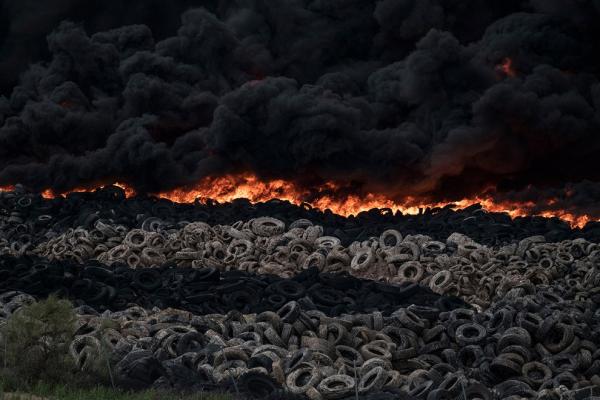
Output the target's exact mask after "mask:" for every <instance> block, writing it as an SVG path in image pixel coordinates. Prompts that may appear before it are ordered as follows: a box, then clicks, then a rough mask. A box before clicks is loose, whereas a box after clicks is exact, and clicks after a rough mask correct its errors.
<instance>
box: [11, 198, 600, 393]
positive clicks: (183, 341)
mask: <svg viewBox="0 0 600 400" xmlns="http://www.w3.org/2000/svg"><path fill="white" fill-rule="evenodd" d="M269 208H271V210H272V211H273V215H274V216H269V215H268V214H267V215H260V214H261V213H263V212H264V210H268V209H269ZM91 209H93V210H94V211H90V210H91ZM0 210H1V212H2V215H1V216H0V277H1V279H0V304H1V306H2V307H1V309H0V319H5V318H8V317H9V316H10V315H11V314H12V313H13V312H15V311H16V310H17V309H18V308H19V307H20V306H22V305H23V304H27V303H29V302H32V301H34V300H35V298H43V297H45V296H47V295H49V294H50V293H57V294H59V295H61V296H64V297H67V298H69V299H71V300H72V301H73V302H74V304H75V305H77V306H78V308H77V311H78V315H79V317H78V321H79V322H78V330H77V337H76V339H75V341H74V342H73V343H72V345H71V354H72V356H73V357H74V359H75V360H76V362H77V365H78V366H79V367H80V368H82V369H84V370H85V369H86V368H89V367H90V362H91V360H93V358H94V357H95V355H97V354H99V353H100V352H102V351H105V350H106V349H107V348H108V349H109V353H110V357H111V359H112V362H113V364H114V365H115V371H114V372H115V377H116V379H117V381H118V383H119V385H121V386H122V387H125V388H130V389H141V388H147V387H155V388H163V389H174V390H212V389H216V388H225V389H227V390H230V391H232V392H233V393H236V392H239V393H240V394H243V395H244V396H247V397H250V398H261V399H262V398H268V397H269V396H271V398H290V399H292V398H299V399H300V398H304V399H355V398H356V396H357V395H358V396H359V398H360V399H403V398H404V399H428V400H435V399H456V398H465V399H522V398H525V399H593V398H596V397H595V396H598V395H600V392H598V391H597V388H596V386H597V385H598V384H600V347H599V345H600V311H599V308H598V304H599V303H600V245H598V240H595V239H596V237H597V236H595V235H596V233H594V232H596V230H597V229H598V228H597V226H595V225H594V224H588V226H586V228H585V229H583V230H571V229H570V228H568V227H567V228H565V227H564V226H562V223H561V222H557V221H555V220H545V219H536V218H529V219H522V220H520V221H519V220H515V221H510V220H509V221H508V222H506V225H507V227H505V228H506V235H505V234H499V233H498V232H500V231H499V230H497V229H496V228H497V225H498V224H500V223H499V222H497V221H498V220H502V218H504V217H505V216H502V215H501V214H498V215H497V214H491V213H485V212H484V211H482V210H480V209H471V210H463V211H459V212H455V211H452V210H448V209H444V210H437V211H435V212H430V213H429V214H424V215H421V216H417V217H406V216H394V215H390V214H389V213H387V212H385V211H384V212H379V213H375V212H371V213H365V214H364V215H361V216H360V217H357V218H354V219H350V220H348V221H347V222H346V223H347V224H348V225H347V226H349V227H350V228H347V229H345V228H343V227H344V222H343V221H342V220H340V219H339V218H340V217H336V216H331V215H328V214H326V213H319V212H317V211H315V210H310V209H307V208H306V207H305V208H300V207H293V206H291V205H289V204H287V205H286V204H282V203H272V204H267V205H265V204H263V205H257V206H253V205H250V204H248V203H243V202H237V203H233V204H228V205H219V204H208V205H203V206H200V205H195V206H182V205H172V204H170V203H167V202H164V201H162V200H156V199H152V198H143V199H142V198H134V199H128V200H125V199H124V197H123V196H122V193H121V192H119V191H118V190H115V189H114V188H108V189H104V190H101V191H97V192H95V193H87V194H77V195H72V196H68V197H67V198H66V199H54V200H43V199H41V198H40V197H39V196H36V195H32V194H27V193H20V192H14V193H0ZM213 210H214V213H213V212H212V211H213ZM286 210H289V212H288V211H286ZM203 213H204V214H206V216H205V217H202V216H203ZM307 214H311V215H313V216H315V215H317V216H316V217H315V218H314V219H310V218H306V217H307ZM456 216H459V217H458V218H460V219H461V221H462V222H461V223H457V222H456V221H458V219H457V218H456ZM411 218H412V219H413V222H410V223H409V222H406V220H408V219H411ZM382 220H387V221H388V222H381V221H382ZM465 220H466V221H465ZM357 221H370V222H365V224H364V225H365V228H364V229H363V230H362V231H360V232H358V231H353V230H352V229H354V227H353V224H355V223H356V222H357ZM390 221H395V222H396V223H397V224H402V223H407V224H413V225H412V226H413V227H416V226H423V227H424V228H423V231H422V232H414V231H411V230H410V229H409V230H408V232H407V231H403V230H402V229H396V228H397V225H394V224H393V223H392V222H390ZM415 221H416V222H415ZM539 221H541V222H543V223H541V222H539ZM419 224H421V225H419ZM436 224H439V225H436ZM440 227H441V228H440ZM503 229H504V228H503ZM335 232H338V233H341V234H340V235H339V236H342V237H338V236H337V235H336V234H335ZM557 237H558V238H559V239H560V240H553V238H554V239H556V238H557ZM350 239H352V240H350ZM107 320H110V324H107V323H106V321H107ZM107 326H110V328H107ZM107 346H108V347H107Z"/></svg>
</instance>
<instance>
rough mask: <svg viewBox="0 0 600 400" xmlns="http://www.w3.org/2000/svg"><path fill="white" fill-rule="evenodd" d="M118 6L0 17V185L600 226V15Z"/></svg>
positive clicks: (15, 7)
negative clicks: (542, 218) (233, 192)
mask: <svg viewBox="0 0 600 400" xmlns="http://www.w3.org/2000/svg"><path fill="white" fill-rule="evenodd" d="M121 3H122V2H114V1H112V2H111V1H104V2H99V1H92V2H87V1H86V2H83V1H81V0H53V1H49V2H46V3H45V5H44V6H43V8H37V9H36V8H33V7H30V6H31V4H29V5H28V2H27V1H22V2H10V1H8V2H5V3H4V5H3V6H2V7H3V8H2V15H3V18H4V21H3V22H5V23H6V24H4V26H5V28H3V29H4V30H3V31H0V54H1V55H2V58H1V59H2V60H3V61H2V62H1V63H0V76H2V81H1V82H0V87H1V88H2V92H3V95H2V96H0V186H1V185H7V184H14V183H17V182H21V183H23V184H25V185H26V186H29V187H31V188H32V189H38V190H39V189H46V188H52V189H54V190H57V191H63V190H68V189H71V188H74V187H81V186H90V185H94V184H99V183H112V182H115V181H119V182H125V183H128V184H130V185H132V186H134V187H135V188H136V189H137V190H138V191H140V192H144V191H148V192H158V191H162V190H168V189H172V188H175V187H180V186H186V185H193V184H194V183H196V182H198V181H199V180H200V179H202V178H203V177H206V176H218V175H222V174H228V173H236V172H252V173H254V174H257V175H258V176H259V177H261V178H264V179H273V178H283V179H286V180H291V181H294V182H295V183H297V184H298V185H301V186H303V187H307V188H310V187H311V186H312V185H319V184H322V183H323V182H327V181H335V182H339V183H342V184H343V185H345V187H348V186H351V187H352V188H353V190H355V191H357V192H359V193H360V192H373V191H374V192H379V193H382V192H383V193H385V194H386V195H388V196H390V197H391V198H394V199H402V198H405V197H406V196H413V197H419V198H422V199H424V200H428V201H429V200H435V201H446V200H447V201H450V200H456V199H460V198H463V197H468V196H472V195H476V194H481V193H482V192H484V191H487V192H488V193H494V195H495V196H497V197H499V198H507V199H508V198H510V199H523V200H524V201H525V199H527V201H531V200H532V199H540V198H549V197H550V196H551V197H556V198H559V199H563V200H564V201H565V204H566V202H567V200H568V203H569V207H573V204H575V206H576V207H577V205H578V204H579V205H580V207H581V208H582V209H585V211H586V212H588V213H590V214H592V215H598V216H600V205H594V204H595V203H596V204H598V200H600V185H599V184H598V182H600V169H598V168H597V160H598V157H599V156H600V81H599V76H600V59H599V58H600V48H599V47H600V42H598V41H597V40H596V39H595V38H597V37H600V32H599V31H600V24H598V23H597V22H598V20H599V17H600V3H598V2H597V1H593V0H588V1H585V0H582V1H578V2H576V3H573V2H571V1H568V0H552V1H547V0H544V1H541V0H540V1H538V0H529V1H505V2H502V4H501V5H500V4H497V5H490V4H489V2H486V1H483V0H473V1H466V0H449V1H441V0H427V1H417V0H394V1H391V0H381V1H367V0H297V1H296V0H295V1H284V0H237V1H225V0H223V1H213V2H206V1H202V2H200V1H191V0H190V1H176V2H168V5H167V3H164V2H159V1H152V2H148V1H144V2H142V1H131V2H126V3H127V5H122V4H121ZM118 4H121V5H120V6H119V5H118ZM200 6H201V7H200ZM180 14H181V16H180V17H179V15H180ZM63 20H64V21H63ZM60 21H63V22H60ZM44 37H46V38H44ZM32 62H33V64H30V63H32ZM567 192H568V193H570V195H568V196H566V197H565V195H564V193H567ZM561 196H562V197H561ZM561 201H562V200H561ZM558 203H560V201H557V203H555V204H558Z"/></svg>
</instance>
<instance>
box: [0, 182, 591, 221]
mask: <svg viewBox="0 0 600 400" xmlns="http://www.w3.org/2000/svg"><path fill="white" fill-rule="evenodd" d="M113 185H114V186H118V187H120V188H122V189H123V190H124V191H125V195H126V197H133V196H135V194H136V192H135V190H134V189H133V188H131V187H130V186H128V185H126V184H123V183H115V184H113ZM100 187H103V186H100ZM339 189H340V186H338V185H337V184H335V183H326V184H325V185H322V186H321V187H318V188H317V189H313V190H306V189H301V188H299V187H298V186H297V185H295V184H294V183H292V182H289V181H285V180H281V179H278V180H272V181H268V182H264V181H261V180H260V179H259V178H258V177H256V176H255V175H252V174H241V175H227V176H224V177H218V178H205V179H203V180H202V181H200V182H199V183H198V184H197V185H195V186H193V187H186V188H178V189H174V190H171V191H166V192H161V193H155V194H154V195H155V196H157V197H160V198H164V199H168V200H171V201H173V202H177V203H193V202H195V201H200V202H201V203H202V202H206V201H207V200H209V199H211V200H216V201H218V202H220V203H225V202H231V201H232V200H234V199H238V198H245V199H248V200H249V201H250V202H252V203H258V202H264V201H268V200H271V199H280V200H287V201H289V202H290V203H293V204H296V205H303V204H309V205H310V206H312V207H314V208H318V209H320V210H326V209H329V210H331V211H332V212H333V213H335V214H339V215H343V216H349V215H356V214H358V213H360V212H361V211H368V210H370V209H373V208H380V209H381V208H387V209H391V210H392V211H393V212H396V211H400V212H402V213H403V214H419V213H420V212H422V210H424V209H426V208H436V207H444V206H447V205H448V204H449V203H444V202H434V203H424V202H422V201H419V199H417V198H407V199H405V200H404V201H403V202H402V203H398V202H394V201H392V200H390V199H389V198H387V197H385V196H384V195H378V194H373V193H368V194H366V195H360V196H359V195H352V194H350V195H348V194H344V195H340V194H339V192H340V191H339ZM10 190H14V187H13V186H10V187H0V191H10ZM94 190H96V188H76V189H73V190H71V191H69V192H64V193H56V192H54V191H52V190H45V191H43V192H42V196H43V197H44V198H55V197H57V196H65V195H67V194H68V193H71V192H92V191H94ZM477 203H479V204H481V206H482V207H483V208H484V209H485V210H487V211H492V212H503V213H507V214H508V215H510V217H512V218H516V217H524V216H528V215H539V216H542V217H547V218H552V217H558V218H560V219H563V220H565V221H567V222H568V223H569V224H570V225H571V226H572V227H580V228H582V227H583V226H585V224H586V223H587V222H590V221H593V220H594V219H592V218H590V217H589V216H587V215H577V214H575V213H572V212H568V211H564V210H552V211H543V212H536V211H535V210H536V209H537V210H539V209H540V204H534V203H533V202H526V203H517V202H497V201H494V199H493V198H492V197H486V196H481V197H479V196H476V197H473V198H465V199H461V200H459V201H453V202H451V203H450V204H452V208H455V209H461V208H465V207H468V206H471V205H473V204H477ZM546 203H547V206H548V208H549V209H551V208H552V207H551V206H552V203H553V200H552V199H549V200H548V201H547V202H546Z"/></svg>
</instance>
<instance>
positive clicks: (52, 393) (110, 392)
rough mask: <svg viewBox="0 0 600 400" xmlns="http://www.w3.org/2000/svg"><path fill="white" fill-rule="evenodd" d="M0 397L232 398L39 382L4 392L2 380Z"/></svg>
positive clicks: (19, 399)
mask: <svg viewBox="0 0 600 400" xmlns="http://www.w3.org/2000/svg"><path fill="white" fill-rule="evenodd" d="M0 399H3V400H42V399H43V400H46V399H48V400H232V397H231V396H230V395H228V394H220V393H196V394H190V395H178V394H174V393H164V392H158V391H154V390H146V391H140V392H124V391H120V390H116V389H111V388H107V387H101V386H99V387H95V388H72V387H68V386H67V385H49V384H44V383H38V384H36V385H33V386H31V388H30V389H29V390H27V392H3V390H2V382H0Z"/></svg>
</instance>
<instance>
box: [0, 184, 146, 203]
mask: <svg viewBox="0 0 600 400" xmlns="http://www.w3.org/2000/svg"><path fill="white" fill-rule="evenodd" d="M106 186H109V185H102V186H98V187H94V188H75V189H73V190H69V191H67V192H62V193H56V192H55V191H53V190H52V189H46V190H44V191H43V192H42V193H41V195H42V197H43V198H45V199H54V198H56V197H65V196H66V195H68V194H69V193H89V192H93V191H95V190H97V189H101V188H104V187H106ZM112 186H117V187H120V188H121V189H123V190H124V191H125V197H127V198H129V197H133V196H135V190H134V189H133V188H132V187H129V186H127V185H125V184H123V183H119V182H116V183H113V184H112ZM1 190H2V189H1V188H0V191H1Z"/></svg>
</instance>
